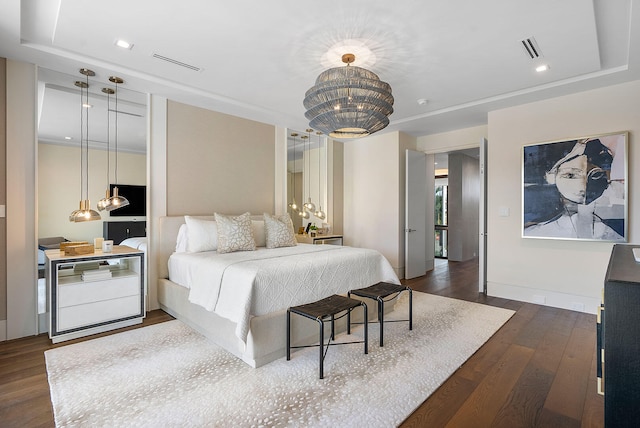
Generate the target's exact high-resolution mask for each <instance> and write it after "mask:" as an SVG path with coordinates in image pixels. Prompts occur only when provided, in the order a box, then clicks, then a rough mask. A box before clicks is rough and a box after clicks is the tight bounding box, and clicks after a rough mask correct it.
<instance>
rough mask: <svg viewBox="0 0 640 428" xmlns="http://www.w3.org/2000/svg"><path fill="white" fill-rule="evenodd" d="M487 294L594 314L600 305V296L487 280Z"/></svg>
mask: <svg viewBox="0 0 640 428" xmlns="http://www.w3.org/2000/svg"><path fill="white" fill-rule="evenodd" d="M487 294H488V295H489V296H493V297H501V298H503V299H510V300H518V301H520V302H528V303H534V304H537V305H543V306H551V307H553V308H560V309H568V310H570V311H577V312H585V313H588V314H596V313H597V310H598V306H600V297H590V296H578V295H574V294H566V293H556V292H554V291H549V290H542V289H537V288H528V287H518V286H515V285H509V284H499V283H495V282H487Z"/></svg>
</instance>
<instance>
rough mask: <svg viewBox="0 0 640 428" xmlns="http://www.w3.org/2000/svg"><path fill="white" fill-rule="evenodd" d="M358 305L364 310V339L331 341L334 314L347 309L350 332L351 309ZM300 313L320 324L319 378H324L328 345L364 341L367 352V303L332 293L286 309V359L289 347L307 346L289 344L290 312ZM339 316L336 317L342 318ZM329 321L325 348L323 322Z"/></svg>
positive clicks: (333, 336)
mask: <svg viewBox="0 0 640 428" xmlns="http://www.w3.org/2000/svg"><path fill="white" fill-rule="evenodd" d="M358 306H362V308H363V310H364V340H361V341H357V342H344V343H333V344H332V343H331V340H334V339H335V335H334V333H335V326H334V321H335V316H336V314H338V313H340V312H343V311H347V315H348V316H347V334H351V322H350V321H351V310H352V309H353V308H356V307H358ZM292 312H293V313H294V314H298V315H302V316H303V317H306V318H309V319H312V320H315V321H317V322H318V324H319V326H320V341H319V343H318V345H310V346H318V347H320V379H322V378H324V358H325V356H326V351H328V350H329V346H330V345H346V344H350V343H364V353H365V354H368V353H369V343H368V330H367V304H366V303H364V302H363V301H361V300H356V299H351V298H349V297H344V296H339V295H337V294H334V295H333V296H329V297H326V298H324V299H321V300H318V301H317V302H313V303H307V304H306V305H300V306H292V307H290V308H289V309H287V361H289V360H290V359H291V348H308V347H309V346H293V347H292V346H291V313H292ZM343 316H344V314H343V315H342V316H340V317H339V318H338V319H340V318H342V317H343ZM328 320H330V321H331V337H330V338H329V342H328V343H327V349H326V351H325V349H324V322H325V321H328Z"/></svg>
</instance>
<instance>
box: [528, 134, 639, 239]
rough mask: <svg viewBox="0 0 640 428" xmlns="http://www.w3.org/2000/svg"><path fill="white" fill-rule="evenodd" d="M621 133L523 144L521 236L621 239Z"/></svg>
mask: <svg viewBox="0 0 640 428" xmlns="http://www.w3.org/2000/svg"><path fill="white" fill-rule="evenodd" d="M627 139H628V134H627V132H619V133H613V134H604V135H597V136H591V137H583V138H576V139H573V140H566V141H555V142H547V143H539V144H532V145H527V146H524V147H523V159H522V161H523V163H522V237H524V238H546V239H573V240H589V241H607V242H626V241H627Z"/></svg>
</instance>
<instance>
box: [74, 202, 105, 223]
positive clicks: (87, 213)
mask: <svg viewBox="0 0 640 428" xmlns="http://www.w3.org/2000/svg"><path fill="white" fill-rule="evenodd" d="M101 218H102V217H100V214H99V213H98V212H97V211H95V210H92V209H91V201H90V200H88V199H83V200H81V201H80V209H77V210H75V211H73V212H72V213H71V215H70V216H69V221H72V222H74V223H79V222H83V221H95V220H100V219H101Z"/></svg>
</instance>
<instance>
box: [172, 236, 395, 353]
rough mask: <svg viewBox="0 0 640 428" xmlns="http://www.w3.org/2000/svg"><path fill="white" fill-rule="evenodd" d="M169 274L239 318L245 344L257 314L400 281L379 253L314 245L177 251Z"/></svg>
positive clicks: (203, 302)
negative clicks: (220, 250) (243, 249)
mask: <svg viewBox="0 0 640 428" xmlns="http://www.w3.org/2000/svg"><path fill="white" fill-rule="evenodd" d="M169 278H170V280H171V281H172V282H175V283H177V284H180V285H182V286H184V287H187V288H189V290H190V291H189V301H190V302H191V303H195V304H197V305H200V306H202V307H204V308H205V309H207V310H209V311H213V312H215V313H216V314H218V315H220V316H222V317H224V318H227V319H229V320H231V321H233V322H235V323H236V324H237V326H236V330H235V334H236V336H237V337H238V338H240V339H241V340H242V341H243V342H245V343H246V339H247V334H248V331H249V321H250V319H251V316H259V315H265V314H268V313H271V312H275V311H279V310H283V309H286V308H288V307H290V306H296V305H300V304H304V303H309V302H313V301H315V300H318V299H321V298H324V297H327V296H329V295H331V294H341V293H346V292H347V291H349V290H352V289H356V288H362V287H366V286H369V285H372V284H375V283H377V282H380V281H385V282H392V283H395V284H399V283H400V281H399V280H398V277H397V275H396V274H395V272H394V270H393V268H392V267H391V265H390V264H389V262H388V261H387V259H385V258H384V256H382V254H380V253H379V252H378V251H375V250H369V249H363V248H352V247H342V246H336V245H310V244H299V245H297V246H295V247H284V248H274V249H266V248H259V249H258V250H256V251H242V252H235V253H227V254H218V253H216V252H215V251H207V252H201V253H174V254H172V255H171V257H170V258H169Z"/></svg>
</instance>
